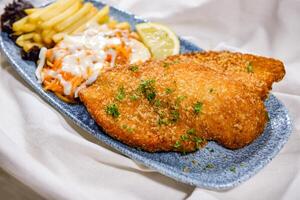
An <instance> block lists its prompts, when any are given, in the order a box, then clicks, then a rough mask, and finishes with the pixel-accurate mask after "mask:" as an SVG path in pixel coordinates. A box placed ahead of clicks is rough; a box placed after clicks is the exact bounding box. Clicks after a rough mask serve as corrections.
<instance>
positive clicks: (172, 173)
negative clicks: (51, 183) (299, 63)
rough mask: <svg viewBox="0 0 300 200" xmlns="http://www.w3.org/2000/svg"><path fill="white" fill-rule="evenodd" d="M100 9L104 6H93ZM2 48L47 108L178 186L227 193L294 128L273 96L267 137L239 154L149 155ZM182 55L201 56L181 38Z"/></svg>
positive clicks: (8, 44)
mask: <svg viewBox="0 0 300 200" xmlns="http://www.w3.org/2000/svg"><path fill="white" fill-rule="evenodd" d="M93 3H94V5H95V6H97V7H99V8H101V7H103V6H104V4H103V3H100V2H94V1H93ZM111 16H113V17H114V18H115V19H117V20H119V21H128V22H129V23H130V24H131V25H132V27H134V25H135V24H136V23H140V22H143V21H144V20H142V19H139V18H137V17H135V16H134V15H132V14H128V13H126V12H124V11H121V10H119V9H116V8H113V7H111ZM0 39H1V40H0V44H1V48H2V50H3V52H4V54H5V55H6V56H7V57H8V60H9V61H10V62H11V64H12V67H13V68H14V69H15V70H16V71H17V72H18V73H19V75H20V76H21V77H22V78H23V79H24V80H25V81H26V82H27V83H28V84H29V85H30V86H31V87H32V88H33V89H34V90H35V91H36V92H37V93H38V94H39V95H40V96H41V97H42V98H43V99H44V100H45V101H47V102H48V103H50V104H51V105H52V106H53V107H54V108H56V109H57V110H58V111H59V112H61V113H62V114H63V115H65V116H67V117H69V118H70V119H71V120H73V122H74V123H76V124H77V125H79V126H80V127H82V128H83V129H84V130H86V131H87V132H89V133H90V134H92V135H94V136H95V137H96V138H98V139H99V140H101V141H102V142H104V143H106V144H108V145H109V146H111V147H113V148H114V149H116V150H118V151H119V152H120V153H122V154H124V155H126V156H128V157H130V158H132V159H133V160H136V161H138V162H140V163H142V164H143V165H145V166H148V167H149V168H152V169H155V170H157V171H158V172H160V173H162V174H164V175H166V176H169V177H171V178H173V179H175V180H177V181H180V182H183V183H188V184H191V185H195V186H199V187H203V188H208V189H219V190H220V189H228V188H232V187H234V186H236V185H238V184H240V183H241V182H243V181H245V180H247V179H249V178H250V177H252V176H253V175H254V174H255V173H257V172H258V171H259V170H260V169H262V168H263V167H264V166H265V165H266V164H267V163H268V162H270V161H271V160H272V158H274V156H275V155H276V154H277V153H278V152H279V150H280V149H281V148H282V147H283V145H284V144H285V143H286V141H287V140H288V137H289V135H290V133H291V129H292V125H291V120H290V117H289V115H288V111H287V109H286V108H285V107H284V105H283V104H282V103H281V102H280V101H279V100H278V99H277V98H276V97H275V96H273V95H270V97H269V98H268V99H267V100H266V101H265V105H266V107H267V110H268V111H269V116H270V121H269V123H268V124H267V126H266V128H265V130H264V133H263V134H262V135H261V136H260V137H259V138H258V139H257V140H255V141H254V142H253V143H252V144H250V145H249V146H246V147H244V148H242V149H239V150H234V151H233V150H229V149H226V148H223V147H222V146H219V145H218V144H216V143H215V142H209V143H208V145H207V146H206V147H205V148H204V149H201V150H199V151H197V152H195V153H191V154H187V155H181V154H179V153H174V152H169V153H147V152H144V151H141V150H137V149H135V148H131V147H129V146H127V145H125V144H123V143H121V142H119V141H117V140H115V139H113V138H111V137H110V136H108V135H107V134H105V133H104V132H103V131H102V130H101V128H100V127H99V126H97V124H96V123H95V121H94V120H93V119H92V118H91V116H90V115H89V113H88V112H87V110H86V109H85V107H84V106H83V105H82V104H79V105H70V104H67V103H65V102H63V101H61V100H60V99H58V98H57V97H56V96H55V95H53V94H52V93H50V92H45V91H44V90H43V89H42V87H41V85H40V84H38V83H37V80H36V77H35V75H34V71H35V68H36V65H35V63H34V62H30V61H24V60H22V59H21V57H20V48H18V47H17V46H16V45H15V44H14V43H13V42H12V41H11V40H10V39H9V38H8V35H7V34H6V33H1V38H0ZM180 43H181V53H184V52H191V51H201V49H200V48H198V47H197V46H195V45H194V44H192V43H190V42H188V41H186V40H183V39H180Z"/></svg>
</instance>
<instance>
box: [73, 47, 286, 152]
mask: <svg viewBox="0 0 300 200" xmlns="http://www.w3.org/2000/svg"><path fill="white" fill-rule="evenodd" d="M215 59H217V60H215ZM263 63H264V64H263ZM249 65H251V70H250V71H249V70H248V68H249ZM264 65H266V66H264ZM272 65H273V66H272ZM278 66H279V67H278ZM245 70H246V73H244V72H245ZM283 75H284V68H283V65H282V63H281V62H280V61H276V60H272V59H271V60H268V59H267V58H263V57H256V56H252V55H244V54H236V53H229V52H220V53H218V52H208V53H196V54H187V55H178V56H172V57H169V58H167V59H165V60H160V61H158V60H156V61H148V62H145V63H143V64H139V65H131V66H120V67H116V68H114V69H111V70H107V71H105V72H103V73H102V74H101V75H100V77H99V78H98V80H97V81H96V82H95V83H94V84H93V85H91V86H90V87H88V88H86V89H83V90H82V91H81V92H80V93H79V96H80V100H81V101H82V102H83V103H84V104H85V106H86V107H87V109H88V111H89V112H90V114H91V115H92V117H93V118H94V119H95V120H96V122H97V123H98V124H99V125H100V126H101V127H102V128H103V129H104V130H105V131H106V132H107V133H108V134H109V135H110V136H112V137H114V138H116V139H118V140H120V141H122V142H124V143H126V144H128V145H130V146H133V147H137V148H141V149H143V150H146V151H150V152H155V151H180V152H190V151H194V150H196V149H198V148H199V147H200V146H201V145H203V144H205V141H207V140H214V141H216V142H218V143H219V144H221V145H223V146H224V147H227V148H230V149H236V148H241V147H244V146H245V145H247V144H249V143H251V142H252V141H253V140H254V139H256V138H257V137H258V136H259V135H260V134H261V133H262V132H263V130H264V127H265V124H266V122H267V120H268V115H267V112H266V110H265V106H264V104H263V101H262V99H263V98H264V97H265V96H266V94H267V92H268V88H271V85H272V83H273V82H274V81H278V80H280V79H281V78H282V77H283ZM239 77H244V78H246V77H247V78H248V80H249V79H250V78H249V77H252V79H253V82H245V81H241V80H239ZM250 80H251V79H250ZM255 81H257V82H261V83H262V84H263V85H264V86H263V87H266V89H265V90H266V91H265V92H264V93H262V92H261V91H259V90H258V89H257V87H259V86H258V85H251V84H254V83H256V82H255ZM258 91H259V92H258Z"/></svg>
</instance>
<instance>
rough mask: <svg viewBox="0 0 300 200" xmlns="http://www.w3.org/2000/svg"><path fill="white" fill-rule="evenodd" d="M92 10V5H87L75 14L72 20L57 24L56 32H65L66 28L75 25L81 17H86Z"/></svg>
mask: <svg viewBox="0 0 300 200" xmlns="http://www.w3.org/2000/svg"><path fill="white" fill-rule="evenodd" d="M92 8H93V4H92V3H85V4H84V5H83V7H82V8H81V9H80V10H79V11H78V12H77V13H75V14H74V15H73V16H71V17H70V18H68V19H66V20H64V21H62V22H61V23H59V24H57V25H56V26H55V30H56V31H59V32H60V31H63V30H65V29H66V28H68V27H69V26H71V25H72V24H74V23H75V22H76V21H77V20H79V19H80V18H81V17H83V16H84V15H86V14H87V13H88V12H90V11H91V9H92Z"/></svg>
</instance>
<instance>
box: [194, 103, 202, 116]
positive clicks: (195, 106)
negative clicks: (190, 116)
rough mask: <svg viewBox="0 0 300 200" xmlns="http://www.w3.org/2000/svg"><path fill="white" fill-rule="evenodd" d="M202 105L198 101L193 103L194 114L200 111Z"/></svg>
mask: <svg viewBox="0 0 300 200" xmlns="http://www.w3.org/2000/svg"><path fill="white" fill-rule="evenodd" d="M202 105H203V104H202V103H201V102H199V101H198V102H197V103H196V104H195V105H194V112H195V113H196V114H199V113H200V112H201V111H202Z"/></svg>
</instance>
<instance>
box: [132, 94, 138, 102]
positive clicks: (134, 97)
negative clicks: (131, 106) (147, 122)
mask: <svg viewBox="0 0 300 200" xmlns="http://www.w3.org/2000/svg"><path fill="white" fill-rule="evenodd" d="M138 98H139V97H138V96H137V95H135V94H133V95H131V96H130V100H132V101H135V100H137V99H138Z"/></svg>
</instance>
